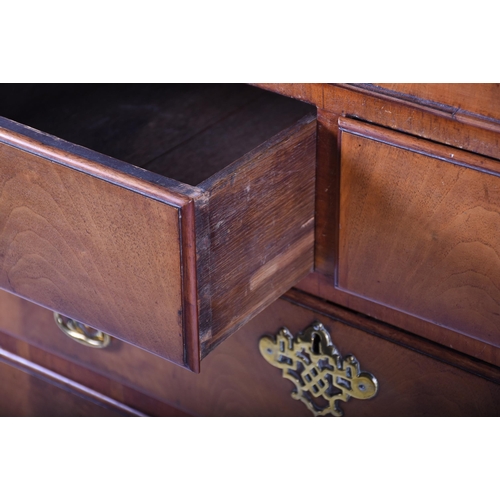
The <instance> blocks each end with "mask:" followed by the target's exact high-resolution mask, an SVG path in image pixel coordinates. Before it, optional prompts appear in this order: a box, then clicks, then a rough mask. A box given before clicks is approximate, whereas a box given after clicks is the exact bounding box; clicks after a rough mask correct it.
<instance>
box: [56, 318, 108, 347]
mask: <svg viewBox="0 0 500 500" xmlns="http://www.w3.org/2000/svg"><path fill="white" fill-rule="evenodd" d="M54 320H55V322H56V324H57V326H58V327H59V328H60V329H61V331H63V332H64V333H65V334H66V335H67V336H68V337H70V338H72V339H73V340H75V341H76V342H78V343H80V344H83V345H86V346H87V347H94V348H96V349H104V348H105V347H107V346H108V345H109V343H110V342H111V337H110V336H109V335H107V334H106V333H104V332H101V331H99V330H96V329H95V328H92V327H91V326H87V325H85V324H84V323H81V322H80V321H76V320H74V319H71V318H69V317H67V316H63V315H62V314H59V313H54Z"/></svg>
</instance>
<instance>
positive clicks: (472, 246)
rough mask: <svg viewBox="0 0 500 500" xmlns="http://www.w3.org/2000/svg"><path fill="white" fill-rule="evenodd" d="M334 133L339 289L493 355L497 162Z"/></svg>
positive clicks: (346, 128)
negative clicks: (337, 137)
mask: <svg viewBox="0 0 500 500" xmlns="http://www.w3.org/2000/svg"><path fill="white" fill-rule="evenodd" d="M341 128H342V131H343V133H342V138H341V144H342V146H341V155H342V156H341V176H340V177H341V187H340V192H341V200H340V220H339V227H340V246H339V267H338V278H337V280H338V287H339V288H340V289H343V290H345V291H347V292H349V293H353V294H356V295H358V296H362V297H365V298H368V299H369V300H372V301H374V302H377V303H379V304H383V305H386V306H388V307H391V308H394V309H398V310H400V311H404V312H407V313H409V314H411V315H413V316H416V317H418V318H421V319H424V320H426V321H429V322H431V323H435V324H437V325H439V326H441V327H445V328H448V329H450V330H454V331H456V332H459V333H462V334H465V335H468V336H471V337H474V338H476V339H479V340H482V341H483V342H485V343H487V344H491V345H494V346H496V347H500V261H499V257H498V253H499V252H500V179H499V178H498V177H499V174H498V173H500V163H499V162H495V161H493V160H488V159H483V158H480V157H479V158H478V157H477V156H475V155H472V154H470V153H464V152H462V151H458V152H457V151H455V150H453V149H451V148H446V147H444V146H438V145H432V144H430V143H427V142H424V141H422V140H420V139H411V140H408V138H406V137H404V136H400V135H398V134H397V133H395V132H392V131H385V130H383V129H378V128H376V127H373V126H368V125H365V124H360V123H358V122H353V121H352V120H341ZM478 169H480V170H478ZM486 169H488V170H489V172H488V173H487V172H486Z"/></svg>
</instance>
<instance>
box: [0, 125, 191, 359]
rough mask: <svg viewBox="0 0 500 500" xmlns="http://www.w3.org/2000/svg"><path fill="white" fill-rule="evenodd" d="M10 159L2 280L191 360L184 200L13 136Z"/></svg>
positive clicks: (2, 195) (0, 219)
mask: <svg viewBox="0 0 500 500" xmlns="http://www.w3.org/2000/svg"><path fill="white" fill-rule="evenodd" d="M5 135H7V133H6V132H5ZM0 165H1V168H0V190H1V192H0V228H1V232H0V255H1V261H0V286H1V287H2V288H3V289H5V290H8V291H11V292H13V293H16V294H18V295H20V296H22V297H25V298H28V299H30V300H32V301H34V302H36V303H38V304H42V305H44V306H46V307H49V308H51V309H53V310H55V311H58V312H61V313H63V314H65V315H68V316H70V317H72V318H75V319H77V320H79V321H83V322H85V323H87V324H89V325H91V326H93V327H95V328H98V329H101V330H104V331H106V332H113V333H115V332H116V334H117V335H119V336H120V337H121V338H122V339H124V340H127V341H129V342H135V343H139V344H141V346H143V347H144V348H145V349H148V350H150V351H152V352H156V353H158V354H162V355H164V356H167V357H168V358H170V359H171V360H172V361H174V362H176V363H179V364H183V363H184V342H183V325H182V316H181V314H182V295H181V259H180V255H181V250H180V246H181V242H180V235H179V232H180V228H179V217H180V214H179V207H175V206H172V205H170V204H166V203H160V202H158V201H157V200H153V199H151V198H147V197H145V196H141V195H139V194H137V193H134V192H132V191H130V190H128V189H123V188H122V187H119V186H116V185H114V184H111V183H109V182H102V181H101V180H99V179H96V178H95V177H92V176H90V175H86V174H84V173H81V172H78V171H75V170H72V169H70V168H67V167H65V166H63V165H59V164H56V163H53V162H51V161H50V160H48V159H45V158H42V157H40V156H35V155H34V154H30V153H27V152H26V151H22V150H20V149H18V148H16V147H12V146H10V145H7V144H5V143H0ZM152 227H155V228H158V229H157V230H156V231H151V228H152ZM132 228H133V230H132ZM137 332H139V334H140V338H137V335H138V333H137ZM165 332H169V335H166V334H165Z"/></svg>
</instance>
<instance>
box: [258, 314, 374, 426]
mask: <svg viewBox="0 0 500 500" xmlns="http://www.w3.org/2000/svg"><path fill="white" fill-rule="evenodd" d="M259 348H260V353H261V354H262V356H264V358H265V359H266V361H268V362H269V363H270V364H271V365H273V366H275V367H276V368H280V369H281V370H282V375H283V377H284V378H286V379H288V380H291V381H292V382H293V383H294V384H295V390H294V391H293V392H292V398H293V399H297V400H298V401H302V402H303V403H304V404H305V405H306V406H307V407H308V408H309V409H310V410H311V411H312V412H313V414H314V415H315V416H320V415H328V414H332V415H333V416H335V417H341V416H342V415H343V412H342V410H341V409H340V408H339V402H340V401H349V399H350V398H356V399H370V398H373V396H375V394H377V390H378V382H377V379H376V378H375V377H374V376H373V375H372V374H371V373H368V372H360V371H359V363H358V360H357V359H356V358H355V357H354V356H347V357H345V358H343V357H342V356H341V355H340V353H339V352H338V351H337V349H336V347H335V346H334V345H333V343H332V339H331V338H330V334H329V333H328V331H327V330H326V329H325V327H324V326H323V325H322V324H321V323H318V322H314V323H313V324H312V325H311V326H309V327H308V328H306V329H305V330H304V331H303V332H302V333H300V334H299V335H298V337H297V339H294V338H293V335H292V334H291V333H290V332H289V331H288V329H287V328H281V330H280V331H279V332H278V333H277V334H276V336H275V337H274V338H273V337H268V336H265V337H262V338H261V339H260V341H259Z"/></svg>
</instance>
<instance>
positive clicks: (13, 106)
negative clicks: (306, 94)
mask: <svg viewBox="0 0 500 500" xmlns="http://www.w3.org/2000/svg"><path fill="white" fill-rule="evenodd" d="M314 111H315V110H314V108H313V107H312V106H310V105H308V104H305V103H301V102H298V101H295V100H293V99H289V98H287V97H283V96H280V95H277V94H273V93H271V92H267V91H264V90H261V89H258V88H256V87H251V86H249V85H243V84H90V85H89V84H23V85H19V84H12V85H11V84H3V85H1V86H0V116H4V117H6V118H9V119H11V120H14V121H16V122H19V123H22V124H24V125H29V126H30V127H33V128H35V129H38V130H41V131H43V132H46V133H48V134H52V135H54V136H56V137H59V138H61V139H64V140H66V141H69V142H71V143H74V144H78V145H80V146H84V147H86V148H89V149H91V150H94V151H97V152H99V153H102V154H105V155H108V156H111V157H113V158H116V159H119V160H122V161H125V162H127V163H131V164H133V165H136V166H138V167H141V168H143V169H146V170H148V171H151V172H154V173H157V174H160V175H163V176H165V177H169V178H172V179H174V180H176V181H179V182H183V183H185V184H189V185H191V186H196V185H198V184H200V183H201V182H203V181H204V180H206V179H208V178H209V177H210V176H212V175H213V174H215V173H216V172H218V171H219V170H221V169H223V168H224V167H226V166H227V165H229V164H230V163H232V162H233V161H235V160H237V159H238V158H240V157H241V156H243V155H245V154H246V153H248V152H249V151H251V150H252V149H254V148H255V147H257V146H259V145H260V144H262V143H263V142H265V141H267V140H268V139H270V138H271V137H273V136H274V135H276V134H277V133H279V132H280V131H281V130H283V129H285V128H287V127H289V126H291V125H292V124H293V123H295V122H296V121H297V120H299V119H300V118H302V117H303V116H305V115H306V114H309V113H311V112H314Z"/></svg>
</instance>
